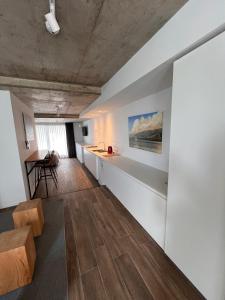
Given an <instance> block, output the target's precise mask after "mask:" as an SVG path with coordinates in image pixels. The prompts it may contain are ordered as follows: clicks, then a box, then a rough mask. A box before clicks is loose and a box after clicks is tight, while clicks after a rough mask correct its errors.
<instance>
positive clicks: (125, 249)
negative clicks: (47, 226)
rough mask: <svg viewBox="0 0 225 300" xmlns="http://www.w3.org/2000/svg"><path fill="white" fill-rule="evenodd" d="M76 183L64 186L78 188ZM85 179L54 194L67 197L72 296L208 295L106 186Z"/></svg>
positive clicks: (162, 299) (84, 299)
mask: <svg viewBox="0 0 225 300" xmlns="http://www.w3.org/2000/svg"><path fill="white" fill-rule="evenodd" d="M70 166H73V168H75V170H73V171H70V174H71V173H74V172H75V173H76V168H77V172H78V173H79V174H83V175H82V176H87V175H86V174H85V173H82V171H81V169H82V167H81V166H80V165H79V164H77V163H76V162H75V164H70ZM74 166H75V167H74ZM64 168H65V167H64ZM64 172H65V173H66V171H65V169H64ZM62 173H63V172H62ZM65 173H63V176H66V178H68V176H67V174H65ZM80 176H81V175H78V176H77V175H75V174H74V175H73V180H76V178H80ZM82 176H81V177H82ZM88 176H90V175H88ZM66 178H64V180H65V181H66ZM59 180H60V179H59ZM89 180H90V182H89ZM71 181H72V179H69V182H66V183H64V189H62V190H66V187H70V184H73V187H75V186H76V187H77V186H79V183H71ZM85 182H86V189H84V190H82V191H77V192H67V193H64V194H63V193H59V194H58V195H57V196H54V197H52V198H49V199H55V198H58V199H61V200H63V201H64V207H65V222H66V226H65V233H66V241H67V249H66V252H67V272H68V283H69V300H95V299H96V300H98V299H106V300H108V299H113V300H114V299H115V300H117V299H118V300H123V299H135V300H142V299H143V300H146V299H149V300H152V299H154V300H167V299H168V300H170V299H171V300H176V299H179V300H197V299H204V298H203V296H201V294H200V293H199V292H198V291H197V290H196V289H195V288H194V287H193V286H192V284H191V283H190V282H189V281H188V280H187V278H186V277H185V276H184V275H183V274H182V273H181V272H180V271H179V270H178V269H177V267H176V266H175V265H174V264H173V263H172V262H171V261H170V260H169V258H168V257H167V256H166V255H165V253H164V252H163V251H162V249H161V248H160V247H159V246H158V245H157V244H156V243H155V241H154V240H153V239H152V238H151V237H150V236H149V235H148V234H147V233H146V232H145V231H144V229H143V228H142V227H141V226H140V225H139V224H138V223H137V221H136V220H135V219H134V218H133V217H132V216H131V215H130V213H129V212H128V211H127V210H126V208H125V207H123V205H122V204H121V203H120V202H119V200H118V199H116V197H115V196H114V195H113V194H112V193H111V192H110V191H109V190H108V189H107V188H105V187H98V186H97V184H96V182H95V181H94V180H93V179H90V178H86V179H85ZM79 187H80V186H79ZM82 187H84V186H82ZM70 188H71V187H70ZM69 190H70V189H69Z"/></svg>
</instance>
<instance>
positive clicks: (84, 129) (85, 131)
mask: <svg viewBox="0 0 225 300" xmlns="http://www.w3.org/2000/svg"><path fill="white" fill-rule="evenodd" d="M82 133H83V136H88V127H87V126H83V127H82Z"/></svg>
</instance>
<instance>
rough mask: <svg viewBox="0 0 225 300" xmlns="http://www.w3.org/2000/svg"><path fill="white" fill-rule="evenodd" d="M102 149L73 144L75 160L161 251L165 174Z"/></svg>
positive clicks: (164, 222)
mask: <svg viewBox="0 0 225 300" xmlns="http://www.w3.org/2000/svg"><path fill="white" fill-rule="evenodd" d="M102 146H103V145H102V143H100V144H99V146H96V145H87V144H84V143H76V151H77V159H78V160H79V161H80V163H82V164H84V165H85V167H86V168H87V169H88V170H89V171H90V172H91V173H92V175H93V176H94V177H95V179H96V180H97V181H98V182H99V184H100V185H105V186H107V188H108V189H109V190H110V191H111V192H112V193H113V194H114V195H115V196H116V197H117V198H118V199H119V200H120V201H121V203H122V204H123V205H124V206H125V207H126V208H127V209H128V210H129V212H130V213H131V214H132V215H133V216H134V217H135V219H136V220H137V221H138V222H139V223H140V224H141V225H142V226H143V228H144V229H145V230H146V231H147V232H148V233H149V234H150V235H151V236H152V237H153V238H154V239H155V241H156V242H157V243H158V245H159V246H160V247H161V248H162V249H164V243H165V226H166V199H167V181H168V173H167V172H165V171H162V170H159V169H156V168H153V167H151V166H148V165H145V164H143V163H140V162H138V161H135V160H132V159H130V158H127V157H125V156H122V155H119V154H118V153H115V152H113V149H112V147H109V149H108V150H109V151H108V150H106V149H104V148H103V147H102ZM138 195H139V196H138Z"/></svg>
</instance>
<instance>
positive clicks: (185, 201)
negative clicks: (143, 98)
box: [165, 33, 225, 300]
mask: <svg viewBox="0 0 225 300" xmlns="http://www.w3.org/2000/svg"><path fill="white" fill-rule="evenodd" d="M170 147H171V149H170V166H169V189H168V200H167V201H168V202H167V203H168V207H167V221H166V241H165V251H166V253H167V255H168V256H169V257H170V258H171V259H172V260H173V261H174V262H175V263H176V264H177V266H178V267H179V268H180V269H181V270H182V271H183V272H184V274H185V275H186V276H187V277H188V278H189V279H190V280H191V281H192V283H193V284H194V285H195V286H196V287H197V288H198V289H199V290H200V291H201V292H202V293H203V295H204V296H205V297H206V298H207V299H209V300H224V299H225V33H222V34H220V35H219V36H217V37H216V38H214V39H212V40H210V41H209V42H207V43H206V44H204V45H202V46H201V47H199V48H198V49H196V50H194V51H193V52H191V53H189V54H187V55H186V56H184V57H183V58H181V59H180V60H178V61H177V62H176V63H175V64H174V79H173V99H172V124H171V140H170Z"/></svg>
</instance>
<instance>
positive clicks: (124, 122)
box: [84, 88, 171, 171]
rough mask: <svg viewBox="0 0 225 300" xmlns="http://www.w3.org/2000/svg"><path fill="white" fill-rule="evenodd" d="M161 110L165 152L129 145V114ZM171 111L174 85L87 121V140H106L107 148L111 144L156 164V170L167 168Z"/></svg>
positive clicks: (121, 150)
mask: <svg viewBox="0 0 225 300" xmlns="http://www.w3.org/2000/svg"><path fill="white" fill-rule="evenodd" d="M155 111H160V112H163V150H162V154H157V153H153V152H148V151H144V150H140V149H135V148H130V147H129V139H128V116H132V115H137V114H143V113H149V112H155ZM170 114H171V88H169V89H166V90H164V91H161V92H160V93H157V94H155V95H150V96H148V97H145V98H143V99H140V100H138V101H136V102H133V103H131V104H128V105H126V106H123V107H122V108H120V109H118V110H116V111H113V112H112V113H109V114H105V115H103V116H102V117H99V118H96V119H92V120H90V121H86V122H84V124H85V125H88V132H89V134H88V137H84V140H85V143H88V144H98V143H101V142H104V143H105V147H106V148H107V147H108V146H109V145H112V146H113V147H114V148H115V149H116V148H117V149H118V152H119V153H120V154H121V155H123V156H126V157H129V158H131V159H134V160H136V161H139V162H142V163H144V164H147V165H150V166H153V167H155V168H157V169H160V170H163V171H167V170H168V158H169V139H170Z"/></svg>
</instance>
